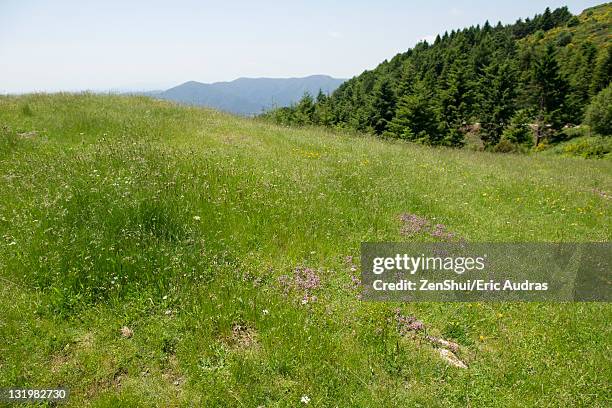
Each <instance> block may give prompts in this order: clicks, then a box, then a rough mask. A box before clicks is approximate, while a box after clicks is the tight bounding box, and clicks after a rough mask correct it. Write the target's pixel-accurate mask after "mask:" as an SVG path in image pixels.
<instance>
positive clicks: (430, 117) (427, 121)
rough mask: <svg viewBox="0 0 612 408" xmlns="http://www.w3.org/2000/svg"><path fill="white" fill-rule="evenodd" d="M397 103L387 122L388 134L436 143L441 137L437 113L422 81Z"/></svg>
mask: <svg viewBox="0 0 612 408" xmlns="http://www.w3.org/2000/svg"><path fill="white" fill-rule="evenodd" d="M414 88H415V89H414V91H413V92H411V93H407V94H405V95H404V96H402V97H401V98H400V100H399V101H398V103H397V110H396V111H395V117H394V118H393V120H392V121H391V123H390V124H389V133H390V135H392V136H394V137H397V138H400V139H406V140H411V141H419V142H422V143H427V144H438V143H439V140H440V138H441V136H440V135H441V130H440V121H439V114H438V112H437V111H436V108H435V106H434V104H433V103H432V100H431V94H430V93H429V92H427V90H426V88H425V87H424V85H423V84H422V83H419V84H417V85H416V86H415V87H414Z"/></svg>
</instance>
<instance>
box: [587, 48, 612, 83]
mask: <svg viewBox="0 0 612 408" xmlns="http://www.w3.org/2000/svg"><path fill="white" fill-rule="evenodd" d="M610 81H612V46H608V47H607V48H606V49H604V50H601V51H600V53H599V57H598V58H597V63H596V65H595V69H594V71H593V82H592V84H591V95H595V94H597V93H599V91H601V90H602V89H604V88H605V87H607V86H608V84H609V83H610Z"/></svg>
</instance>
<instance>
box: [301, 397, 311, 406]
mask: <svg viewBox="0 0 612 408" xmlns="http://www.w3.org/2000/svg"><path fill="white" fill-rule="evenodd" d="M300 401H301V402H302V404H308V403H310V397H309V396H308V395H302V398H301V399H300Z"/></svg>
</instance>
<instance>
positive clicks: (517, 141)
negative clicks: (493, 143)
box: [498, 110, 533, 150]
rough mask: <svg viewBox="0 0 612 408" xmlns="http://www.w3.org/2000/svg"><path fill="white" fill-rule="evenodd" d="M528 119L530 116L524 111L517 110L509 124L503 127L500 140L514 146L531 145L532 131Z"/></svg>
mask: <svg viewBox="0 0 612 408" xmlns="http://www.w3.org/2000/svg"><path fill="white" fill-rule="evenodd" d="M529 119H530V117H529V115H528V114H527V112H526V111H524V110H519V111H517V112H516V114H515V115H514V116H513V117H512V119H511V120H510V124H509V126H508V127H507V128H506V129H504V131H503V133H502V137H501V141H502V142H505V143H510V144H512V145H515V146H525V147H529V146H531V145H532V143H533V132H532V130H531V129H530V128H529ZM498 150H499V148H498Z"/></svg>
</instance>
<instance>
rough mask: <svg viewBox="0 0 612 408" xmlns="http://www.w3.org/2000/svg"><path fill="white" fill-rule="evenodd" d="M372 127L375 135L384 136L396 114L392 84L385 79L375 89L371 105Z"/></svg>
mask: <svg viewBox="0 0 612 408" xmlns="http://www.w3.org/2000/svg"><path fill="white" fill-rule="evenodd" d="M370 112H371V114H370V115H369V117H370V126H371V127H372V130H373V131H374V133H376V134H378V135H382V134H383V133H384V132H385V131H386V130H387V127H388V125H389V122H391V120H392V119H393V116H394V114H395V94H394V92H393V88H392V86H391V82H390V81H389V80H388V79H387V78H383V79H382V80H381V81H380V82H379V83H378V84H376V86H375V88H374V94H373V96H372V101H371V104H370Z"/></svg>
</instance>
